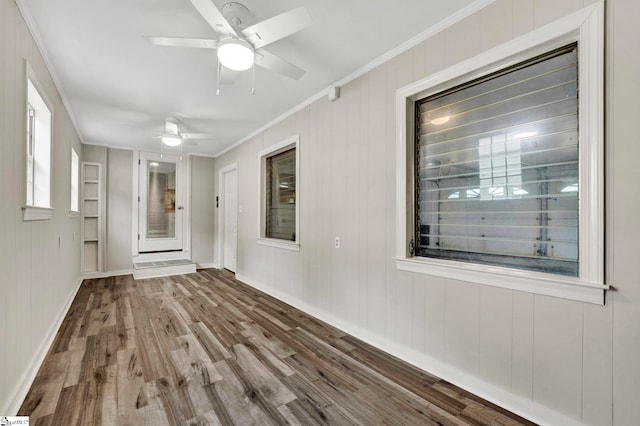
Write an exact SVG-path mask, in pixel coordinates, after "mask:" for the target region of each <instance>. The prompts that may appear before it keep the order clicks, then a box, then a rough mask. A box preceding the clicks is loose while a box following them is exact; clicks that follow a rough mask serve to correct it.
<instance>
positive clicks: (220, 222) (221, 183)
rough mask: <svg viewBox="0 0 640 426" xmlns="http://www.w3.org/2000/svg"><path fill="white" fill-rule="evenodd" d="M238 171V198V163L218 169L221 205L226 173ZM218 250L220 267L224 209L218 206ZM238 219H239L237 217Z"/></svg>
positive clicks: (222, 249) (222, 247)
mask: <svg viewBox="0 0 640 426" xmlns="http://www.w3.org/2000/svg"><path fill="white" fill-rule="evenodd" d="M233 171H235V172H236V199H237V197H238V174H237V173H238V163H232V164H229V165H228V166H225V167H223V168H221V169H220V170H219V171H218V205H219V206H220V205H221V204H222V202H223V200H224V175H225V174H226V173H229V172H233ZM217 212H218V250H215V247H214V250H215V252H216V253H217V256H216V258H217V262H216V263H217V266H218V269H223V268H224V209H222V208H218V209H217ZM236 217H237V216H236ZM236 220H237V219H236ZM237 253H238V240H237V238H236V270H237V269H238V267H237V260H238V256H237Z"/></svg>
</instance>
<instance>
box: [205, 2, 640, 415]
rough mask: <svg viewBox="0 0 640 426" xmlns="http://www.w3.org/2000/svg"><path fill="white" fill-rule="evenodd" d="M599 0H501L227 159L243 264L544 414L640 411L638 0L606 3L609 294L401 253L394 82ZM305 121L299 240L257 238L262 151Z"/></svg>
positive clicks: (301, 299) (410, 355) (414, 355)
mask: <svg viewBox="0 0 640 426" xmlns="http://www.w3.org/2000/svg"><path fill="white" fill-rule="evenodd" d="M591 3H595V1H594V0H559V1H558V0H496V1H495V2H493V3H491V4H489V5H488V6H486V7H485V8H484V9H482V10H481V11H479V12H477V13H475V14H473V15H471V16H469V17H467V18H465V19H463V20H462V21H460V22H458V23H456V24H455V25H453V26H451V27H449V28H447V29H446V30H444V31H442V32H439V33H437V34H435V35H434V36H432V37H430V38H429V39H427V40H426V41H424V42H422V43H420V44H419V45H417V46H415V47H413V48H411V49H410V50H408V51H406V52H404V53H402V54H400V55H398V56H397V57H396V58H394V59H391V60H389V61H388V62H386V63H385V64H383V65H381V66H379V67H377V68H375V69H373V70H372V71H370V72H368V73H366V74H365V75H363V76H361V77H359V78H357V79H355V80H354V81H352V82H350V83H348V84H346V85H344V86H343V87H342V90H341V95H342V96H341V98H340V99H339V100H338V101H336V102H333V103H331V102H329V101H328V100H325V99H322V100H319V101H316V102H314V103H313V104H311V105H309V106H307V107H304V108H303V109H301V110H300V111H298V112H297V113H295V114H293V115H292V116H290V117H288V118H286V119H284V120H283V121H281V122H279V123H277V124H275V125H274V126H273V127H271V128H269V129H267V130H266V131H264V132H263V133H261V134H259V135H257V136H255V137H254V138H252V139H250V140H248V141H247V142H245V143H244V144H242V145H240V146H238V147H237V148H236V149H234V150H232V151H230V152H228V153H226V154H224V155H223V156H221V157H219V158H218V159H217V160H216V167H217V168H218V169H220V168H222V167H225V166H226V165H228V164H230V163H233V162H237V164H238V181H239V194H238V203H239V205H240V206H241V212H239V217H238V239H239V242H238V273H237V275H238V277H239V278H240V279H243V280H245V281H247V282H248V283H250V284H252V285H255V286H256V287H260V288H263V289H265V290H267V291H268V292H270V293H271V294H273V295H275V296H277V297H280V298H282V299H284V300H286V301H289V302H290V303H292V304H294V305H296V306H299V307H301V308H303V309H305V310H307V311H309V312H310V313H312V314H315V315H317V316H319V317H320V318H322V319H325V320H328V321H331V322H333V323H334V324H336V325H338V326H340V327H342V328H343V329H345V330H346V331H349V332H352V333H353V334H355V335H356V336H358V337H361V338H363V339H365V340H368V341H370V342H373V343H375V344H377V345H378V346H380V347H382V348H384V349H386V350H389V351H391V352H393V353H395V354H396V355H399V356H401V357H403V358H405V359H407V360H409V361H411V362H414V363H415V364H417V365H419V366H421V367H423V368H425V369H427V370H430V371H433V372H435V373H438V374H440V375H441V376H442V377H444V378H445V379H448V380H451V381H454V382H457V383H458V384H460V385H462V386H464V387H467V388H469V389H470V390H472V391H475V392H477V393H479V394H481V395H482V396H484V397H487V398H489V399H492V400H494V401H496V402H499V403H502V404H503V405H505V406H506V407H508V408H511V409H513V410H515V411H517V412H519V413H520V414H523V415H525V416H528V417H530V418H532V419H534V420H537V421H541V422H543V423H547V424H571V423H584V424H594V425H609V424H618V425H626V424H636V423H637V419H638V418H640V393H639V392H638V390H637V389H638V388H637V383H640V363H639V362H638V359H640V283H639V281H638V279H637V248H636V246H637V243H636V242H637V241H639V240H640V227H638V226H637V225H636V224H635V221H634V219H635V217H637V215H638V211H639V208H640V189H639V188H640V186H638V185H637V183H636V182H637V181H638V178H639V176H638V168H637V165H636V164H637V158H639V157H640V144H638V143H637V131H636V127H637V126H636V125H635V124H634V122H636V121H637V117H638V116H640V107H638V102H637V98H638V95H639V94H640V88H639V81H640V80H639V79H638V78H637V70H638V67H639V65H640V59H639V57H638V55H636V54H634V53H633V52H637V46H638V45H640V32H639V27H638V25H637V17H638V16H640V5H639V4H638V2H634V1H628V0H608V1H607V3H606V8H607V35H606V37H607V76H608V77H607V100H606V102H607V104H606V106H607V129H608V133H607V142H606V144H607V147H606V149H607V206H606V211H607V247H606V252H607V259H606V268H607V281H608V283H609V284H611V285H613V286H614V287H615V288H616V291H615V292H610V293H609V294H608V296H607V304H606V306H604V307H603V306H596V305H590V304H583V303H579V302H573V301H568V300H561V299H556V298H552V297H547V296H540V295H533V294H528V293H522V292H517V291H511V290H506V289H500V288H493V287H486V286H482V285H475V284H470V283H466V282H460V281H454V280H448V279H444V278H438V277H430V276H423V275H416V274H411V273H406V272H399V271H397V270H396V269H395V267H394V264H393V262H392V260H391V257H392V256H393V247H394V243H395V234H394V233H395V228H394V221H395V214H396V209H395V166H394V161H395V157H394V156H395V152H394V147H395V145H394V143H395V134H394V133H395V122H394V119H395V115H394V107H395V105H394V93H395V90H396V89H397V88H399V87H402V86H403V85H405V84H407V83H410V82H412V81H415V80H418V79H420V78H422V77H424V76H426V75H429V74H431V73H433V72H435V71H438V70H441V69H444V68H446V67H448V66H450V65H453V64H455V63H457V62H459V61H461V60H464V59H467V58H469V57H472V56H474V55H476V54H479V53H481V52H482V51H484V50H487V49H489V48H491V47H494V46H496V45H499V44H500V43H503V42H505V41H508V40H510V39H512V38H514V37H517V36H519V35H521V34H524V33H526V32H527V31H530V30H532V29H534V28H537V27H540V26H542V25H544V24H546V23H549V22H551V21H553V20H555V19H558V18H560V17H562V16H565V15H566V14H569V13H571V12H573V11H575V10H577V9H579V8H581V7H583V6H587V5H589V4H591ZM294 133H300V135H301V137H300V150H301V160H300V161H301V176H300V183H299V188H300V190H299V196H298V200H299V202H300V204H301V209H300V211H301V224H300V239H301V243H302V250H301V251H300V252H299V253H298V252H290V251H286V250H279V249H276V248H272V247H265V246H260V245H258V244H257V243H256V236H257V232H258V230H257V228H256V227H257V223H258V214H259V211H258V210H259V194H258V181H259V173H258V170H259V168H258V167H257V164H258V163H257V161H258V160H257V153H258V151H260V150H262V149H263V148H265V147H268V146H269V145H271V144H274V143H277V142H279V141H280V140H282V139H284V138H286V137H288V136H290V135H292V134H294ZM216 176H217V174H216ZM220 211H221V210H220ZM216 213H217V212H216ZM216 223H217V222H216ZM335 236H340V237H341V243H342V247H341V248H340V249H334V248H333V239H334V237H335ZM614 253H615V255H614ZM218 255H219V254H218Z"/></svg>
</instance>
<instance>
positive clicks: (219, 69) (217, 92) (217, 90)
mask: <svg viewBox="0 0 640 426" xmlns="http://www.w3.org/2000/svg"><path fill="white" fill-rule="evenodd" d="M216 59H218V81H217V83H218V87H217V88H216V95H217V96H220V72H221V71H222V67H221V66H220V59H219V58H218V55H216Z"/></svg>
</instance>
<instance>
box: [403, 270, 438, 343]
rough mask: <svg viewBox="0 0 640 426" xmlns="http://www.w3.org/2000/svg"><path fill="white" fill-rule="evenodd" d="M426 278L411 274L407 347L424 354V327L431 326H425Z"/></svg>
mask: <svg viewBox="0 0 640 426" xmlns="http://www.w3.org/2000/svg"><path fill="white" fill-rule="evenodd" d="M425 286H426V277H425V276H424V275H422V274H412V277H411V287H412V289H413V291H412V305H413V306H412V309H411V334H412V336H411V344H410V345H409V346H410V347H412V348H413V349H415V350H417V351H419V352H421V353H424V352H425V333H424V330H425V328H426V327H431V325H432V324H427V323H426V321H425V318H426V312H425V309H426V303H425V297H426V289H425Z"/></svg>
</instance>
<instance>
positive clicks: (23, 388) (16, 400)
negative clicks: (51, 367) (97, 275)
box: [0, 277, 83, 416]
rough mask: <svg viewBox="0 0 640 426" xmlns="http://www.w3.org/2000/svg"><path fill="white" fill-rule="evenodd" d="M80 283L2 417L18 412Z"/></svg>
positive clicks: (74, 287)
mask: <svg viewBox="0 0 640 426" xmlns="http://www.w3.org/2000/svg"><path fill="white" fill-rule="evenodd" d="M82 281H83V278H82V277H80V278H78V281H77V282H76V283H75V285H74V286H73V290H72V291H71V293H70V294H69V297H68V298H67V301H66V302H65V304H64V306H63V307H62V309H61V310H60V312H59V313H58V316H57V317H56V319H55V321H53V323H52V324H51V327H49V330H47V334H46V336H45V338H44V339H43V340H42V342H41V343H40V346H39V347H38V348H37V349H36V351H35V352H34V354H33V357H32V358H31V361H30V362H29V364H28V365H27V368H26V369H25V371H24V373H22V376H20V379H19V380H18V386H17V387H16V389H15V390H14V391H13V394H11V395H10V396H9V399H8V401H7V403H6V405H5V406H4V407H1V408H0V413H2V415H3V416H4V415H7V416H14V415H16V414H17V413H18V410H19V409H20V406H21V405H22V402H23V401H24V399H25V397H26V396H27V393H28V392H29V389H30V388H31V385H32V384H33V381H34V380H35V378H36V374H38V370H39V369H40V366H41V365H42V363H43V361H44V358H45V357H46V356H47V353H48V352H49V348H50V347H51V345H52V344H53V340H54V339H55V337H56V334H57V333H58V330H59V329H60V326H61V325H62V321H63V320H64V318H65V317H66V316H67V313H68V312H69V308H71V304H72V303H73V300H74V299H75V298H76V294H78V290H79V289H80V285H81V284H82Z"/></svg>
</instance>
